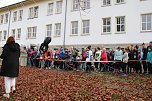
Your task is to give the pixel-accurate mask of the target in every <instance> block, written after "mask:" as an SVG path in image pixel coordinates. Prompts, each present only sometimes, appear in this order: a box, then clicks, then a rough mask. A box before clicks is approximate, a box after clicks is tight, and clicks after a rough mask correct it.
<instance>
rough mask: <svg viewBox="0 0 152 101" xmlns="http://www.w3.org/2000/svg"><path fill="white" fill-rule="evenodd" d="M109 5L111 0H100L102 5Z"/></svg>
mask: <svg viewBox="0 0 152 101" xmlns="http://www.w3.org/2000/svg"><path fill="white" fill-rule="evenodd" d="M109 5H111V0H102V6H109Z"/></svg>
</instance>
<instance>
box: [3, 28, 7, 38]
mask: <svg viewBox="0 0 152 101" xmlns="http://www.w3.org/2000/svg"><path fill="white" fill-rule="evenodd" d="M6 39H7V31H6V30H5V31H3V40H6Z"/></svg>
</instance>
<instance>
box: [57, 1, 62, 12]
mask: <svg viewBox="0 0 152 101" xmlns="http://www.w3.org/2000/svg"><path fill="white" fill-rule="evenodd" d="M56 13H62V1H57V2H56Z"/></svg>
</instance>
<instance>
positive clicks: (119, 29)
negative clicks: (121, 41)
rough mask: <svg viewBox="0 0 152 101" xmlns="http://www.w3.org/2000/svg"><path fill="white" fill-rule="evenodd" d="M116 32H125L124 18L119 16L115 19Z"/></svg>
mask: <svg viewBox="0 0 152 101" xmlns="http://www.w3.org/2000/svg"><path fill="white" fill-rule="evenodd" d="M116 23H117V25H116V30H117V32H120V33H121V32H125V17H124V16H121V17H116Z"/></svg>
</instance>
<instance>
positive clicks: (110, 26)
mask: <svg viewBox="0 0 152 101" xmlns="http://www.w3.org/2000/svg"><path fill="white" fill-rule="evenodd" d="M104 19H106V25H104V21H103V20H104ZM108 19H109V20H110V25H108V24H107V20H108ZM108 26H109V27H110V32H108V31H107V27H108ZM111 26H112V25H111V17H104V18H102V28H101V32H102V33H101V34H111V33H112V31H111V30H112V27H111ZM104 27H106V32H104V31H103V30H104Z"/></svg>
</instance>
